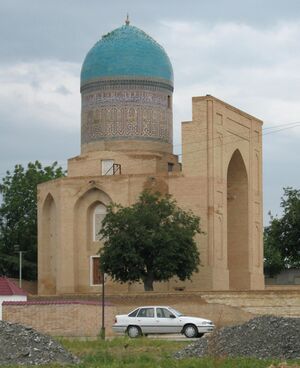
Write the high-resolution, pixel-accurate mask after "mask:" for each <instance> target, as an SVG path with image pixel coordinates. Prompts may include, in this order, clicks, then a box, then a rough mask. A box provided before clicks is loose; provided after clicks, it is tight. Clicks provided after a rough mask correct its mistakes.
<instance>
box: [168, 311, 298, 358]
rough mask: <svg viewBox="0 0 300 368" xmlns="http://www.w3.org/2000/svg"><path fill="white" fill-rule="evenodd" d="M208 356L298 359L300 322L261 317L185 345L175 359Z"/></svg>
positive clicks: (291, 319) (295, 319) (290, 319)
mask: <svg viewBox="0 0 300 368" xmlns="http://www.w3.org/2000/svg"><path fill="white" fill-rule="evenodd" d="M208 355H209V356H228V357H253V358H260V359H267V358H279V359H300V318H283V317H275V316H262V317H257V318H254V319H252V320H250V321H248V322H246V323H244V324H242V325H238V326H231V327H224V328H222V329H220V330H216V331H215V332H214V333H212V334H210V335H205V336H204V337H203V338H201V339H199V340H197V341H196V342H195V343H192V344H190V345H188V346H187V347H186V348H184V349H183V350H181V351H179V352H177V353H176V354H175V358H178V359H180V358H184V357H203V356H208Z"/></svg>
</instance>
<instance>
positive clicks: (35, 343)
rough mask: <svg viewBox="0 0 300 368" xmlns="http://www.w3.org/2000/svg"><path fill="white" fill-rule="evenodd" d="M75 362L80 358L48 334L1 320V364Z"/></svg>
mask: <svg viewBox="0 0 300 368" xmlns="http://www.w3.org/2000/svg"><path fill="white" fill-rule="evenodd" d="M49 363H63V364H75V363H79V359H78V358H77V357H75V356H74V355H72V354H71V353H70V352H68V351H66V350H65V349H64V348H63V346H62V345H60V344H59V343H58V342H57V341H55V340H53V339H52V338H51V337H49V336H47V335H43V334H41V333H39V332H37V331H35V330H34V329H32V328H30V327H25V326H22V325H19V324H15V323H10V322H5V321H0V365H16V364H18V365H38V364H49Z"/></svg>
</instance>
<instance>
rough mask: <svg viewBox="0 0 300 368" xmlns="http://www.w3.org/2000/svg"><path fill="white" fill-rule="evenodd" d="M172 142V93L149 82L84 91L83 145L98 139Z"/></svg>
mask: <svg viewBox="0 0 300 368" xmlns="http://www.w3.org/2000/svg"><path fill="white" fill-rule="evenodd" d="M111 139H113V140H116V139H117V140H122V139H134V140H155V141H160V142H165V143H172V95H171V92H170V91H169V90H163V89H162V88H156V90H154V88H153V86H152V87H151V88H150V89H149V90H147V89H146V84H145V83H144V86H143V87H142V88H141V86H133V85H132V84H130V85H128V86H127V88H124V85H122V88H120V86H119V87H117V86H116V88H115V87H112V88H111V89H109V90H108V89H104V90H103V89H98V90H96V91H93V92H89V93H82V125H81V144H87V143H89V142H93V141H99V140H111Z"/></svg>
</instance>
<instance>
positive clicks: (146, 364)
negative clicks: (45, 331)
mask: <svg viewBox="0 0 300 368" xmlns="http://www.w3.org/2000/svg"><path fill="white" fill-rule="evenodd" d="M62 343H63V345H64V346H65V347H66V348H68V349H69V350H71V351H72V352H73V353H74V354H76V355H77V356H78V357H80V358H81V360H82V363H81V364H80V365H79V367H78V368H85V367H92V368H93V367H95V368H96V367H97V368H98V367H99V368H108V367H109V368H129V367H130V368H150V367H151V368H265V367H270V366H272V368H279V367H280V368H281V367H282V368H285V367H293V368H296V367H297V368H300V360H299V361H298V362H288V363H286V364H284V365H283V364H282V363H280V361H279V360H260V359H249V358H201V359H199V358H189V359H182V360H176V359H174V358H172V353H174V352H175V351H178V350H180V349H181V348H183V347H184V346H186V345H187V344H188V343H187V342H184V341H182V342H176V341H165V340H156V339H149V338H140V339H129V338H126V337H123V338H116V339H113V340H108V341H102V340H97V341H78V340H62ZM53 367H54V366H53Z"/></svg>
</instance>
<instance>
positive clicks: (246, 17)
mask: <svg viewBox="0 0 300 368" xmlns="http://www.w3.org/2000/svg"><path fill="white" fill-rule="evenodd" d="M127 12H128V13H129V14H130V19H131V24H133V25H135V26H137V27H139V28H141V29H143V30H144V31H145V32H146V33H148V34H150V35H151V36H152V37H153V38H155V39H156V40H157V41H158V42H159V43H160V44H161V45H162V46H163V47H164V48H165V50H166V51H167V53H168V54H169V56H170V58H171V61H172V64H173V68H174V73H175V96H174V130H175V136H174V143H175V146H174V149H175V153H180V152H181V147H180V140H181V139H180V122H181V121H184V120H190V119H191V97H192V96H199V95H205V94H211V95H214V96H216V97H218V98H220V99H222V100H224V101H226V102H228V103H230V104H232V105H234V106H236V107H238V108H240V109H242V110H245V111H246V112H248V113H250V114H252V115H254V116H256V117H258V118H260V119H262V120H264V122H265V125H264V129H265V130H264V133H263V134H264V137H263V138H264V139H263V140H264V208H265V210H264V212H265V223H267V219H268V216H267V213H268V211H269V210H271V211H272V213H273V214H276V213H278V214H280V207H279V204H280V197H281V195H282V188H283V187H285V186H293V187H295V188H300V184H299V182H300V165H299V158H300V144H299V143H300V47H299V45H300V1H299V0H285V1H283V0H279V1H277V0H243V1H240V0H236V1H234V0H224V1H223V0H210V1H209V2H208V1H199V0H186V1H182V0H180V1H179V0H172V1H170V0H166V1H161V0H151V1H142V0H138V1H137V0H132V1H130V0H127V1H126V0H111V1H110V2H109V1H104V0H26V1H25V0H1V2H0V19H1V21H0V128H1V130H0V133H1V134H0V178H1V177H3V176H4V175H5V172H6V170H7V169H12V168H13V166H14V165H15V164H16V163H22V164H26V163H27V162H29V161H30V160H36V159H38V160H40V161H42V162H43V163H44V164H47V163H51V162H53V161H55V160H56V161H58V162H59V163H60V164H61V165H62V166H64V167H66V162H67V159H68V158H70V157H73V156H75V155H77V154H79V150H80V140H79V138H80V93H79V75H80V68H81V64H82V62H83V59H84V57H85V55H86V53H87V52H88V50H89V49H90V48H91V47H92V46H93V44H94V43H95V42H96V41H97V40H98V39H99V38H100V37H101V35H103V34H105V33H107V32H109V31H111V30H112V29H114V28H117V27H119V26H120V25H122V24H123V23H124V19H125V17H126V13H127ZM297 123H298V124H297Z"/></svg>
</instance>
